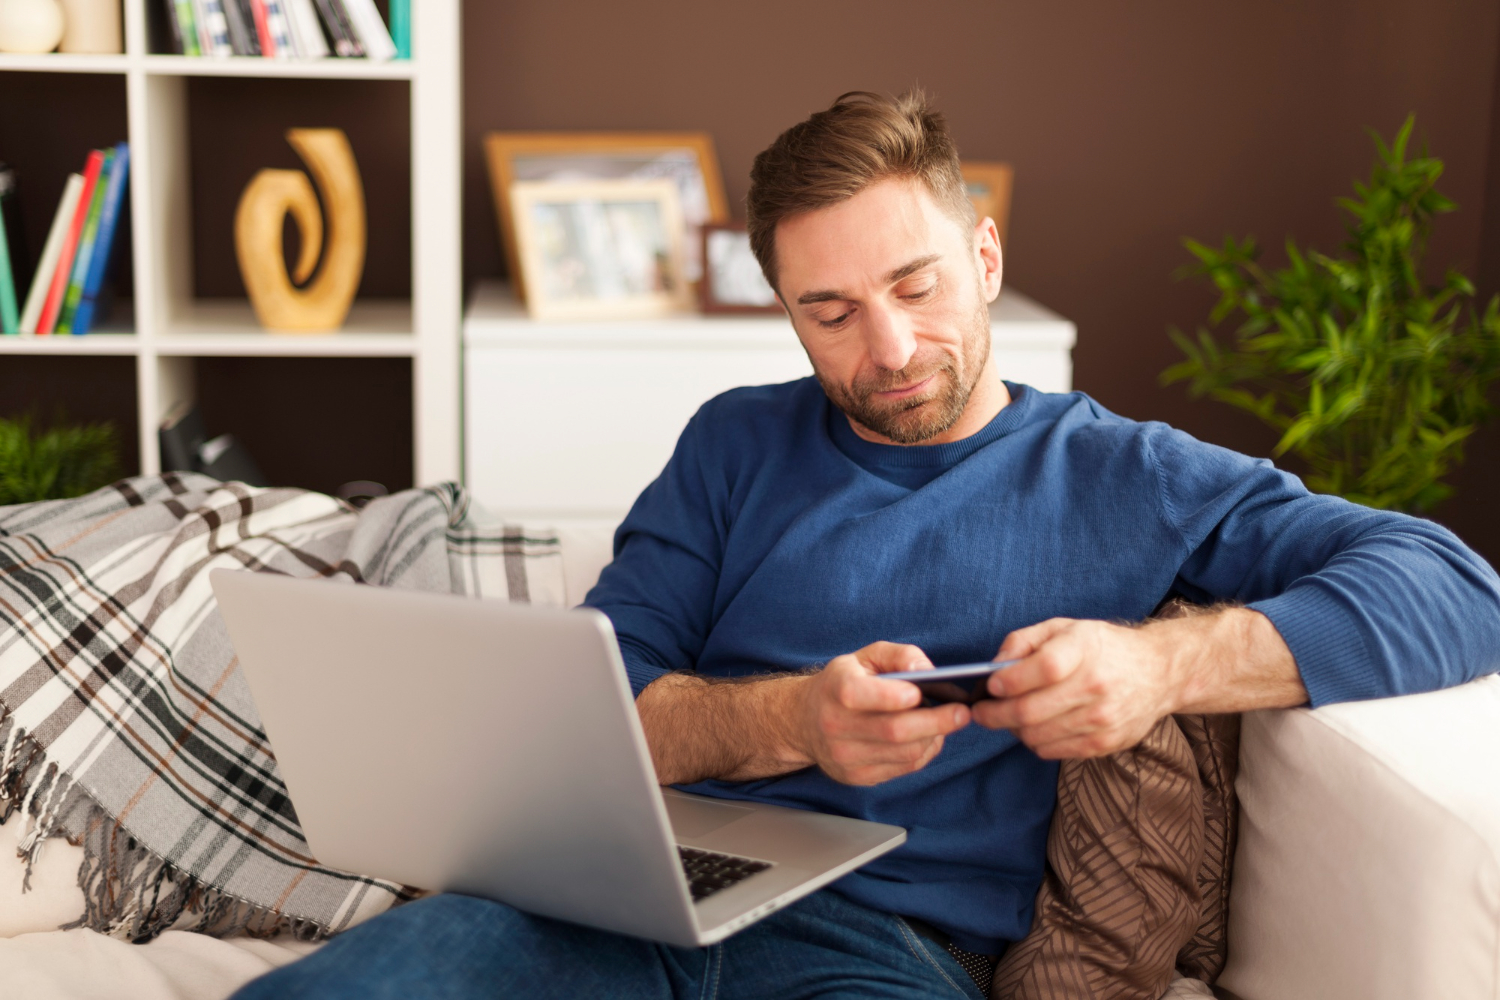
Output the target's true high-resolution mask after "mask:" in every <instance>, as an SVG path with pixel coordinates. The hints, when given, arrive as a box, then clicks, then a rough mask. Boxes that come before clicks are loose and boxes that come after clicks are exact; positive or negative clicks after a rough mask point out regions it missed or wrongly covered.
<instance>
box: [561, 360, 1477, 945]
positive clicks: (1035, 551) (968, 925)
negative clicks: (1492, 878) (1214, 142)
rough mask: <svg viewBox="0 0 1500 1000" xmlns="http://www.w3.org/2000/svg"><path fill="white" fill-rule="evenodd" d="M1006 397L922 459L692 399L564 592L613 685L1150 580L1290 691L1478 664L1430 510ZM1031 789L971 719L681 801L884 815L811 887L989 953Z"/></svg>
mask: <svg viewBox="0 0 1500 1000" xmlns="http://www.w3.org/2000/svg"><path fill="white" fill-rule="evenodd" d="M1009 388H1010V391H1011V394H1012V396H1013V397H1014V401H1013V402H1012V403H1011V405H1009V406H1008V407H1006V408H1005V409H1004V410H1002V411H1001V412H1000V413H999V415H998V416H996V417H995V419H994V420H993V421H991V422H990V423H989V425H988V426H986V427H985V428H984V429H983V430H981V431H980V432H979V433H977V434H975V435H973V436H971V437H969V438H966V439H964V440H962V441H957V442H954V443H952V444H943V445H930V446H909V447H901V446H896V445H878V444H872V443H870V442H867V441H864V440H862V439H861V438H859V437H857V436H856V435H855V434H854V433H853V431H852V430H851V429H850V428H849V424H848V421H847V420H846V419H845V418H844V416H843V414H841V413H840V412H839V411H838V410H836V409H835V408H833V407H832V406H831V405H830V404H829V402H828V400H827V398H826V397H825V396H824V394H823V391H822V389H821V387H820V386H819V385H818V383H817V382H816V381H814V380H813V379H804V380H802V381H798V382H791V383H788V384H785V385H775V386H763V387H758V388H747V389H736V390H734V391H732V392H727V393H725V394H724V395H722V396H719V397H718V398H716V399H714V400H711V401H710V402H709V403H707V404H705V405H704V406H703V408H702V409H701V410H700V411H699V412H698V414H697V415H696V416H695V417H694V418H693V419H692V421H691V422H690V423H689V424H688V426H687V429H686V430H684V431H683V434H682V438H681V440H680V441H679V442H678V445H677V449H676V452H675V454H674V455H673V456H672V459H671V461H670V462H669V463H668V464H667V467H666V469H665V470H663V472H662V474H661V477H660V478H659V479H657V480H656V481H655V482H654V483H652V484H651V485H650V486H649V487H647V488H646V490H645V492H643V493H642V494H641V496H640V498H639V499H638V500H637V501H636V503H635V506H634V507H633V508H632V510H631V512H630V514H629V516H628V517H627V518H626V519H625V522H624V523H623V524H622V525H621V526H620V529H619V532H618V534H617V535H616V537H615V559H614V562H613V563H612V564H611V565H610V566H609V567H608V568H607V569H605V570H604V572H603V574H602V575H601V577H600V579H599V583H598V585H597V586H596V587H595V588H594V589H593V590H592V591H591V592H590V593H589V595H588V599H587V603H588V604H589V605H591V606H593V607H595V608H598V609H599V610H601V611H603V612H604V613H605V614H606V615H608V616H609V618H610V619H611V621H612V622H613V623H614V627H615V630H616V632H617V633H618V635H619V638H620V645H621V648H622V650H623V652H624V657H625V663H626V669H627V671H628V672H629V675H630V681H631V685H632V687H633V688H634V689H635V691H636V693H637V694H639V693H640V691H641V689H642V688H644V687H645V686H646V685H647V684H649V683H650V682H651V681H653V680H655V679H656V678H657V677H659V676H661V675H662V674H663V673H665V672H667V671H671V670H696V671H698V672H700V673H703V674H713V675H718V676H733V675H742V674H753V673H756V672H761V671H780V670H796V669H801V668H805V667H808V666H812V665H815V664H819V663H824V662H826V661H828V660H829V659H831V658H832V657H834V656H837V655H839V654H842V653H848V652H852V651H853V650H855V649H858V648H860V647H862V646H864V645H866V644H868V643H871V642H874V641H876V640H880V639H886V640H891V641H894V642H910V643H915V644H916V645H918V646H920V647H921V648H922V649H924V650H925V651H926V652H927V654H928V655H929V656H930V657H931V658H932V661H933V662H934V663H937V664H939V665H941V664H945V663H964V662H970V661H976V660H988V659H990V658H992V657H993V656H994V654H995V651H996V650H997V649H998V647H999V645H1000V642H1001V640H1002V639H1004V638H1005V636H1006V634H1007V633H1009V632H1010V631H1012V630H1014V629H1017V628H1021V627H1024V626H1027V625H1031V624H1034V623H1036V622H1039V621H1042V620H1043V619H1046V618H1052V617H1055V616H1065V617H1070V618H1097V619H1116V620H1125V621H1138V620H1140V619H1143V618H1145V617H1147V616H1148V615H1150V614H1151V612H1152V611H1153V610H1154V609H1155V608H1156V607H1157V605H1158V604H1159V603H1160V602H1161V601H1162V600H1163V599H1164V598H1166V597H1167V596H1168V595H1170V594H1173V593H1174V592H1175V593H1177V594H1181V595H1183V596H1186V597H1188V598H1190V599H1192V600H1194V601H1197V602H1208V601H1213V600H1238V601H1244V602H1247V603H1248V604H1249V605H1250V606H1251V607H1253V608H1255V609H1257V610H1259V611H1261V612H1263V613H1264V614H1265V615H1267V616H1268V617H1269V618H1270V620H1271V621H1272V622H1273V623H1274V624H1275V625H1276V627H1277V629H1278V630H1279V631H1280V633H1281V635H1282V636H1283V638H1285V640H1286V642H1287V645H1288V646H1289V647H1290V648H1291V651H1292V653H1293V654H1294V655H1295V657H1296V660H1297V666H1298V669H1299V670H1300V671H1301V674H1302V679H1303V681H1304V683H1305V684H1306V685H1307V690H1308V693H1309V695H1310V696H1311V699H1312V703H1313V704H1314V705H1323V704H1327V703H1329V702H1334V701H1345V700H1351V699H1359V698H1377V697H1382V696H1385V695H1395V694H1404V693H1407V692H1415V691H1425V690H1430V689H1434V688H1440V687H1444V686H1447V685H1452V684H1457V683H1459V682H1461V681H1464V680H1467V679H1469V678H1472V677H1475V676H1478V675H1480V674H1483V673H1487V672H1490V671H1493V670H1495V669H1496V668H1497V666H1500V579H1497V578H1496V575H1495V572H1494V571H1493V570H1492V569H1491V568H1490V567H1489V565H1488V564H1487V563H1485V562H1484V561H1483V560H1482V559H1480V558H1479V557H1478V556H1476V555H1475V554H1474V553H1473V552H1471V551H1470V550H1469V549H1467V548H1465V547H1464V545H1463V544H1462V543H1461V542H1459V540H1458V539H1457V538H1455V537H1454V536H1453V535H1452V534H1450V533H1449V532H1448V531H1446V530H1444V529H1443V528H1441V527H1439V526H1438V525H1436V524H1433V523H1431V522H1429V521H1422V520H1417V519H1415V518H1411V517H1407V516H1404V515H1401V514H1394V513H1388V512H1382V511H1375V510H1369V509H1367V508H1364V507H1359V506H1356V505H1354V504H1351V503H1348V502H1346V501H1344V500H1340V499H1337V498H1334V497H1328V496H1315V495H1313V494H1310V493H1308V491H1307V490H1306V489H1305V488H1304V487H1303V485H1302V483H1301V482H1300V481H1299V480H1298V479H1296V478H1295V477H1294V476H1291V475H1288V474H1287V473H1285V472H1280V471H1278V470H1277V469H1276V468H1275V467H1274V466H1272V465H1271V463H1269V462H1266V461H1263V460H1257V459H1251V458H1247V457H1245V456H1244V455H1240V454H1237V453H1235V452H1231V451H1226V450H1225V449H1223V448H1217V447H1214V446H1212V445H1207V444H1204V443H1202V442H1200V441H1197V440H1195V439H1194V438H1192V437H1190V436H1188V435H1187V434H1184V433H1182V432H1180V431H1176V430H1173V429H1172V428H1170V427H1167V426H1165V425H1163V424H1160V423H1137V422H1135V421H1131V420H1126V419H1123V418H1121V417H1118V416H1116V415H1114V414H1112V413H1110V412H1109V411H1108V410H1105V409H1104V408H1103V407H1101V406H1100V405H1099V404H1098V403H1096V402H1095V401H1094V400H1092V399H1090V398H1089V397H1088V396H1085V395H1083V394H1081V393H1073V394H1071V395H1052V394H1046V393H1041V392H1037V391H1036V390H1034V389H1029V388H1026V387H1024V386H1017V385H1011V386H1010V387H1009ZM1056 778H1057V770H1056V765H1055V764H1053V763H1050V762H1046V761H1042V760H1040V759H1039V758H1037V757H1036V756H1035V755H1034V754H1032V753H1031V752H1030V751H1029V750H1027V749H1026V748H1025V747H1024V746H1022V745H1021V744H1020V743H1019V742H1018V741H1017V739H1016V737H1015V736H1013V735H1011V734H1010V733H1009V732H1003V731H1002V732H992V731H990V730H988V729H984V728H982V727H980V726H969V727H968V728H967V729H965V730H963V731H961V732H958V733H955V734H953V735H952V736H950V737H949V738H948V740H947V742H946V744H945V746H944V748H943V751H942V753H940V754H939V755H938V756H937V758H936V759H935V760H933V761H932V763H931V764H929V765H928V766H927V767H926V768H924V769H923V770H921V771H918V772H916V773H914V774H910V775H906V776H905V777H901V778H898V779H896V780H894V781H888V782H886V783H884V784H881V785H877V786H875V787H873V788H855V787H850V786H847V785H841V784H839V783H837V782H835V781H833V780H832V779H830V778H828V777H827V776H826V775H824V774H823V773H822V772H821V771H818V770H817V769H808V770H804V771H799V772H796V773H793V774H788V775H784V776H782V777H779V778H769V779H765V780H761V781H747V782H723V781H707V782H703V783H701V784H698V785H693V786H691V787H690V788H689V790H690V791H694V792H699V793H702V794H707V795H715V796H721V797H724V798H739V799H754V800H757V801H763V802H774V803H779V804H781V805H788V806H794V807H803V808H810V809H818V810H821V811H824V812H831V813H839V814H843V815H846V816H857V817H860V818H863V819H869V820H877V821H880V822H885V823H894V824H896V825H898V826H903V827H905V828H906V829H907V830H908V831H909V839H908V840H907V842H906V844H905V845H904V846H902V847H901V848H899V849H898V850H896V851H893V852H891V853H890V854H887V855H886V856H884V857H882V858H880V859H878V860H876V861H874V862H871V863H870V864H868V865H866V866H865V867H864V868H862V869H860V870H859V871H858V872H856V873H854V874H852V875H849V876H847V877H845V878H843V879H842V880H840V881H839V882H837V883H835V888H836V889H837V890H838V891H840V892H842V893H844V894H845V895H847V896H849V897H851V898H853V899H855V900H857V901H859V902H862V903H865V904H867V905H870V906H874V907H877V908H879V909H882V910H885V911H888V912H891V913H898V914H903V915H908V916H914V917H918V918H920V919H922V920H926V921H928V922H929V923H931V924H934V925H936V926H937V927H940V928H942V929H944V930H946V931H948V932H949V933H950V934H951V935H952V936H953V939H954V941H955V943H957V944H958V945H959V946H961V947H964V948H968V949H971V950H974V951H980V952H990V953H993V952H996V951H998V950H999V949H1000V948H1001V946H1002V944H1003V943H1004V942H1007V941H1015V940H1018V939H1020V938H1021V937H1022V936H1024V935H1025V933H1026V931H1027V930H1028V929H1029V927H1030V924H1031V917H1032V903H1033V899H1034V897H1035V895H1036V891H1037V888H1038V886H1039V885H1040V882H1041V877H1042V865H1043V860H1044V854H1045V844H1046V837H1047V827H1048V823H1049V822H1050V819H1051V815H1052V807H1053V800H1054V796H1055V786H1056Z"/></svg>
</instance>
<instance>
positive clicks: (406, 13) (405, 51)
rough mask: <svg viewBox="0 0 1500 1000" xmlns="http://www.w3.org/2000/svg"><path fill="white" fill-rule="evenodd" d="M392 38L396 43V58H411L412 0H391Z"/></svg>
mask: <svg viewBox="0 0 1500 1000" xmlns="http://www.w3.org/2000/svg"><path fill="white" fill-rule="evenodd" d="M390 14H391V40H392V41H394V42H395V43H396V58H397V59H410V58H411V0H391V6H390Z"/></svg>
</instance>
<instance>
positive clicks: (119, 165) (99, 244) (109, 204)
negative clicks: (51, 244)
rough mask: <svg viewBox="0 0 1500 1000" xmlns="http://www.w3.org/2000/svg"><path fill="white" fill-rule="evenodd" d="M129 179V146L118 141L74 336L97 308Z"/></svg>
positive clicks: (84, 330) (85, 329)
mask: <svg viewBox="0 0 1500 1000" xmlns="http://www.w3.org/2000/svg"><path fill="white" fill-rule="evenodd" d="M129 180H130V146H129V145H128V144H127V143H123V142H122V143H120V144H119V145H118V146H116V147H115V161H114V163H113V164H112V165H111V166H110V169H109V190H108V191H106V192H105V194H104V209H103V211H101V212H100V213H99V231H98V235H97V236H96V237H95V239H94V250H93V253H92V254H91V255H90V257H89V270H88V274H87V275H86V276H85V277H84V281H83V297H82V299H80V300H79V303H78V309H77V311H75V312H74V313H73V324H72V327H71V329H72V331H73V335H74V336H75V337H76V336H79V335H80V334H85V333H88V332H89V329H90V328H91V327H92V326H93V325H94V313H95V311H96V310H97V309H98V307H99V294H100V292H101V291H103V289H104V279H105V278H106V277H107V276H108V274H109V264H110V261H111V260H112V259H113V257H114V246H115V234H116V233H117V232H118V231H119V221H120V210H121V209H120V206H121V205H122V204H123V203H124V200H125V185H126V183H127V182H129Z"/></svg>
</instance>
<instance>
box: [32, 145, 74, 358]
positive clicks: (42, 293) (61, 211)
mask: <svg viewBox="0 0 1500 1000" xmlns="http://www.w3.org/2000/svg"><path fill="white" fill-rule="evenodd" d="M82 194H83V175H82V174H69V175H68V182H67V184H65V185H64V186H63V193H62V198H61V199H60V200H59V201H58V203H57V213H56V214H55V215H53V216H52V228H51V229H49V230H47V242H46V243H45V244H44V245H43V247H42V259H41V261H40V262H38V264H37V266H36V274H35V275H33V276H32V278H31V291H29V292H27V293H26V308H25V309H22V310H21V332H22V333H36V331H37V322H38V321H39V320H40V319H41V316H42V307H43V306H44V305H45V304H46V302H47V292H48V291H49V290H50V289H51V287H52V275H53V274H54V273H56V271H57V261H58V258H59V257H61V256H62V248H63V243H64V242H66V241H67V238H68V225H69V223H71V222H72V221H73V214H74V213H75V212H76V211H77V210H78V199H79V196H81V195H82Z"/></svg>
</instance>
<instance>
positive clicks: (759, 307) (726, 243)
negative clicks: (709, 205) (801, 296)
mask: <svg viewBox="0 0 1500 1000" xmlns="http://www.w3.org/2000/svg"><path fill="white" fill-rule="evenodd" d="M701 240H702V244H703V249H702V254H701V258H702V260H703V277H702V279H701V280H700V281H699V282H698V307H699V308H700V309H702V310H703V312H705V313H708V314H714V313H742V314H743V313H752V314H774V313H785V312H786V309H785V308H784V307H783V306H782V304H781V300H780V299H779V298H777V297H776V293H775V291H774V290H773V289H772V288H771V286H770V284H769V283H768V282H767V281H766V278H765V275H764V274H763V273H762V272H761V269H760V261H758V260H756V259H755V254H754V253H753V252H751V250H750V234H749V233H747V232H746V231H745V224H744V223H743V222H735V223H720V222H711V223H709V224H707V225H705V226H703V227H702V229H701Z"/></svg>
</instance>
